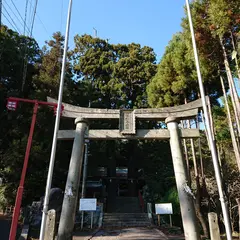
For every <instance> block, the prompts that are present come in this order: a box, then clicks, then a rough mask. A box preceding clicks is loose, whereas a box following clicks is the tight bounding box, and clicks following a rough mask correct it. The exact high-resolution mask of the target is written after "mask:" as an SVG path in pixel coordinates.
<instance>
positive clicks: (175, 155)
mask: <svg viewBox="0 0 240 240" xmlns="http://www.w3.org/2000/svg"><path fill="white" fill-rule="evenodd" d="M48 102H54V103H56V102H57V100H55V99H52V98H48ZM63 106H64V110H63V112H62V116H63V117H68V118H75V119H76V120H75V124H76V130H60V131H59V133H58V139H59V140H60V139H61V140H64V139H74V141H73V148H72V155H71V160H70V166H69V171H68V177H67V182H66V188H65V194H64V200H63V207H62V213H61V218H60V224H59V236H64V237H65V238H64V240H65V239H70V238H71V234H72V231H73V228H74V222H75V213H76V206H77V201H78V191H79V185H80V181H79V179H80V177H81V168H82V163H83V152H84V139H85V138H89V139H110V140H111V139H170V146H171V153H172V160H173V167H174V172H175V179H176V185H177V190H178V197H179V202H180V208H181V215H182V222H183V228H184V234H185V239H186V240H199V239H200V237H199V229H198V224H197V220H196V213H195V208H194V203H193V199H192V196H191V195H190V194H189V193H188V191H187V190H186V189H188V185H187V184H188V183H187V182H188V175H187V171H186V162H185V160H184V157H183V151H182V146H181V138H196V137H199V131H198V130H197V129H179V127H178V123H179V121H180V120H184V119H193V118H195V117H196V116H197V114H198V112H199V108H201V107H202V104H201V99H199V100H196V101H193V102H190V103H188V104H185V105H181V106H177V107H167V108H159V109H134V110H113V109H94V108H82V107H77V106H73V105H70V104H66V103H63ZM94 119H119V129H114V130H112V129H109V130H91V129H90V130H89V131H87V129H88V122H89V121H91V120H94ZM137 119H142V120H157V121H165V122H166V124H167V129H157V130H156V129H136V120H137ZM86 133H87V134H86ZM70 193H71V194H70ZM59 240H63V239H59Z"/></svg>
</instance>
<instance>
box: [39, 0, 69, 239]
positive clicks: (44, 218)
mask: <svg viewBox="0 0 240 240" xmlns="http://www.w3.org/2000/svg"><path fill="white" fill-rule="evenodd" d="M71 12H72V0H69V7H68V16H67V26H66V34H65V44H64V53H63V63H62V72H61V80H60V86H59V93H58V105H57V114H56V120H55V128H54V134H53V142H52V152H51V158H50V163H49V170H48V176H47V184H46V192H45V197H44V204H43V214H42V223H41V230H40V238H39V239H40V240H44V232H45V226H46V221H47V211H48V203H49V195H50V190H51V185H52V176H53V168H54V162H55V155H56V147H57V134H58V130H59V123H60V117H61V106H62V95H63V86H64V77H65V68H66V59H67V49H68V39H69V30H70V21H71Z"/></svg>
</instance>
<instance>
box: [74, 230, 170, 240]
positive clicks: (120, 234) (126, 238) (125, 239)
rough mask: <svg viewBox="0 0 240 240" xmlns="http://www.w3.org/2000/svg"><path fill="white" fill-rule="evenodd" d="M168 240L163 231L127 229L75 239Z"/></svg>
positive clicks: (76, 238)
mask: <svg viewBox="0 0 240 240" xmlns="http://www.w3.org/2000/svg"><path fill="white" fill-rule="evenodd" d="M82 239H84V240H85V239H91V240H143V239H144V240H156V239H158V240H166V239H168V238H167V237H166V235H164V234H163V233H162V232H161V231H159V230H157V229H155V228H152V229H149V228H125V229H121V230H100V231H98V232H97V234H96V235H95V236H94V237H92V238H88V237H87V238H86V237H75V238H74V240H82Z"/></svg>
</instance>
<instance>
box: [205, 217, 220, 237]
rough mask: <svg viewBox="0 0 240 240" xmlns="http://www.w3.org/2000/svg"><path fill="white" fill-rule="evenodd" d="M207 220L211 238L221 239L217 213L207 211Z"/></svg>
mask: <svg viewBox="0 0 240 240" xmlns="http://www.w3.org/2000/svg"><path fill="white" fill-rule="evenodd" d="M208 222H209V230H210V237H211V240H221V238H220V231H219V226H218V217H217V214H216V213H214V212H210V213H208Z"/></svg>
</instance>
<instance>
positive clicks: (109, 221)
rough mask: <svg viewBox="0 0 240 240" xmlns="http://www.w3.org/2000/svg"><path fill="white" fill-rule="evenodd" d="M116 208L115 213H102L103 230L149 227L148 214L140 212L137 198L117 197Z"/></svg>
mask: <svg viewBox="0 0 240 240" xmlns="http://www.w3.org/2000/svg"><path fill="white" fill-rule="evenodd" d="M116 206H117V209H116V212H114V213H104V216H103V228H113V227H147V226H150V225H151V221H150V219H149V218H148V214H147V213H143V212H142V211H141V209H140V205H139V201H138V198H137V197H136V198H135V197H118V198H117V200H116Z"/></svg>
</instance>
